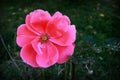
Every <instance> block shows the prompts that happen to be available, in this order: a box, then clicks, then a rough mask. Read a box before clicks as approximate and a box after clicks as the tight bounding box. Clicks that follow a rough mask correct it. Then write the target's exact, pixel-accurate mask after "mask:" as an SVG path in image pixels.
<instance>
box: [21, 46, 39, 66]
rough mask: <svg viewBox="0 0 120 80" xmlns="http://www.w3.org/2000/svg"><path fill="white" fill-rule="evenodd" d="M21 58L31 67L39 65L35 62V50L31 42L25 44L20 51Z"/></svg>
mask: <svg viewBox="0 0 120 80" xmlns="http://www.w3.org/2000/svg"><path fill="white" fill-rule="evenodd" d="M20 57H21V58H22V60H23V61H24V62H25V63H27V64H28V65H30V66H32V67H39V66H38V64H37V63H36V52H35V51H34V49H33V47H32V45H31V44H27V45H25V46H24V47H23V48H22V49H21V52H20Z"/></svg>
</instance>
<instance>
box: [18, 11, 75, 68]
mask: <svg viewBox="0 0 120 80" xmlns="http://www.w3.org/2000/svg"><path fill="white" fill-rule="evenodd" d="M75 39H76V29H75V26H74V25H71V24H70V20H69V18H68V17H67V16H66V15H62V14H61V13H60V12H56V13H55V14H54V15H53V16H51V15H50V14H49V12H47V11H44V10H40V9H39V10H35V11H33V12H31V13H30V14H28V15H27V16H26V20H25V24H22V25H20V26H19V27H18V29H17V38H16V42H17V44H18V45H19V46H20V47H22V49H21V51H20V57H21V58H22V59H23V61H24V62H25V63H27V64H28V65H31V66H32V67H40V68H47V67H50V66H52V65H54V64H55V63H59V64H62V63H64V62H66V61H67V60H68V58H69V57H70V56H71V55H72V54H73V52H74V47H75V45H74V41H75Z"/></svg>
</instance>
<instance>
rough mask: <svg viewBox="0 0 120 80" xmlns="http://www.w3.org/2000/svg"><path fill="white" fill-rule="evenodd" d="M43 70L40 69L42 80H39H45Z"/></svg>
mask: <svg viewBox="0 0 120 80" xmlns="http://www.w3.org/2000/svg"><path fill="white" fill-rule="evenodd" d="M44 72H45V71H44V69H42V73H41V76H42V79H41V80H45V73H44Z"/></svg>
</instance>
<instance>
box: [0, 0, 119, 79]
mask: <svg viewBox="0 0 120 80" xmlns="http://www.w3.org/2000/svg"><path fill="white" fill-rule="evenodd" d="M0 5H1V12H0V13H1V16H0V18H1V20H0V26H1V29H0V39H1V41H0V44H1V45H0V48H1V50H0V73H1V75H0V80H10V79H12V80H39V79H41V80H48V79H49V80H56V79H57V80H72V79H73V78H74V80H119V79H120V78H119V75H120V73H119V72H120V64H119V57H120V54H119V52H120V48H119V47H120V39H119V37H120V36H119V34H120V32H119V29H120V28H119V20H120V18H119V14H118V13H119V11H118V9H119V5H118V4H115V1H114V2H113V1H109V0H66V1H63V0H52V1H50V0H41V1H39V0H34V1H32V0H31V1H29V0H25V1H16V0H6V1H4V0H1V3H0ZM35 9H44V10H47V11H49V12H50V13H51V15H52V14H53V13H54V12H56V11H60V12H62V13H63V14H65V15H67V16H69V18H70V20H71V24H75V25H76V29H77V39H76V42H75V43H76V48H75V52H74V55H73V56H72V57H71V59H70V60H72V62H71V61H68V62H67V63H65V64H62V65H59V64H56V65H54V66H52V67H50V68H47V69H38V68H32V67H30V66H28V65H26V64H25V63H23V62H22V60H21V59H20V57H19V51H20V48H19V47H18V46H17V45H16V29H17V27H18V26H19V25H20V24H23V23H24V22H25V16H26V15H27V14H28V13H29V12H31V11H33V10H35ZM113 33H114V34H113ZM5 47H6V48H5ZM10 56H11V57H10ZM16 65H17V66H16ZM92 71H93V73H92ZM73 73H74V74H73Z"/></svg>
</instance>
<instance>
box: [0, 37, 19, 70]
mask: <svg viewBox="0 0 120 80" xmlns="http://www.w3.org/2000/svg"><path fill="white" fill-rule="evenodd" d="M0 39H1V41H2V44H3V47H4V48H5V50H6V51H7V53H8V55H9V57H10V59H11V60H12V62H13V64H14V65H15V66H16V68H17V69H18V70H20V69H19V67H18V65H17V64H16V62H15V60H14V59H13V57H12V55H11V54H10V52H9V50H8V48H7V47H6V44H5V42H4V40H3V38H2V36H1V35H0Z"/></svg>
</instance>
